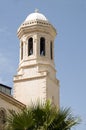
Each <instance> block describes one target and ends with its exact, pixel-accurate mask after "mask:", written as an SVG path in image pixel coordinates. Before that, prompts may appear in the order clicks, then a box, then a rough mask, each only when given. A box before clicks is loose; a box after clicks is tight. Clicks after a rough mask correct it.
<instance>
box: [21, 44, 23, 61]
mask: <svg viewBox="0 0 86 130" xmlns="http://www.w3.org/2000/svg"><path fill="white" fill-rule="evenodd" d="M22 59H23V42H22V43H21V60H22Z"/></svg>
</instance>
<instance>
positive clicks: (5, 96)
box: [0, 92, 26, 109]
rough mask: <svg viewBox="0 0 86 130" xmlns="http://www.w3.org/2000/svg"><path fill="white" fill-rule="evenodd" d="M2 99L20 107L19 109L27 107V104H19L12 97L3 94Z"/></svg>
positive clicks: (1, 93)
mask: <svg viewBox="0 0 86 130" xmlns="http://www.w3.org/2000/svg"><path fill="white" fill-rule="evenodd" d="M0 98H2V99H3V100H5V101H7V102H9V103H10V104H12V105H14V106H16V107H18V108H19V109H23V108H25V107H26V105H25V104H23V103H21V102H19V101H18V100H16V99H14V98H13V97H12V96H10V95H7V94H4V93H3V92H0Z"/></svg>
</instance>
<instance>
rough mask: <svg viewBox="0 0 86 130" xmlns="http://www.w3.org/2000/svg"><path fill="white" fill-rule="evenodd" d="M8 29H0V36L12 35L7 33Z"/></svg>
mask: <svg viewBox="0 0 86 130" xmlns="http://www.w3.org/2000/svg"><path fill="white" fill-rule="evenodd" d="M8 30H9V29H8V27H6V26H5V27H0V34H3V33H4V34H6V35H12V33H11V32H9V31H8Z"/></svg>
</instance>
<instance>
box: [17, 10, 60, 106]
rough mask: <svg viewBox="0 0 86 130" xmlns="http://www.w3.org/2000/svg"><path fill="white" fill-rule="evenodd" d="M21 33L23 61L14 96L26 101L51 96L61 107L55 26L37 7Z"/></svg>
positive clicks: (26, 102) (43, 100) (43, 99)
mask: <svg viewBox="0 0 86 130" xmlns="http://www.w3.org/2000/svg"><path fill="white" fill-rule="evenodd" d="M17 34H18V37H19V39H20V62H19V67H18V71H17V75H15V76H14V98H15V99H17V100H19V101H20V102H22V103H24V104H26V105H31V103H36V102H37V101H38V100H40V101H41V102H45V101H46V100H47V99H50V100H51V101H52V103H53V104H55V105H57V106H58V107H59V81H58V80H57V79H56V70H55V65H54V39H55V36H56V30H55V28H54V27H53V26H52V25H51V24H50V23H49V21H48V20H47V18H46V17H45V16H44V15H43V14H41V13H39V12H38V11H37V10H36V11H35V13H31V14H30V15H28V17H27V18H26V20H25V21H24V22H23V24H22V25H21V26H20V27H19V29H18V33H17Z"/></svg>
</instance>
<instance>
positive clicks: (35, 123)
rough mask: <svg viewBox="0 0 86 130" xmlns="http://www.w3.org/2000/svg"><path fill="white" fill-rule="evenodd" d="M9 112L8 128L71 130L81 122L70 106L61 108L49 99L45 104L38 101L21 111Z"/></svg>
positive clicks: (16, 129)
mask: <svg viewBox="0 0 86 130" xmlns="http://www.w3.org/2000/svg"><path fill="white" fill-rule="evenodd" d="M9 112H10V116H9V117H8V120H7V124H8V125H7V128H8V130H70V128H72V127H73V126H75V125H76V124H78V123H79V120H78V117H74V116H73V115H72V114H71V111H70V109H69V108H68V109H67V108H65V109H60V110H59V109H58V108H57V107H55V106H52V105H51V104H50V102H49V101H47V102H46V103H45V104H43V105H42V104H41V105H40V104H39V103H38V104H37V105H33V106H32V107H30V108H26V109H24V110H22V111H21V112H14V111H12V110H10V111H9ZM7 128H6V130H7Z"/></svg>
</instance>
